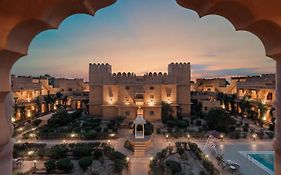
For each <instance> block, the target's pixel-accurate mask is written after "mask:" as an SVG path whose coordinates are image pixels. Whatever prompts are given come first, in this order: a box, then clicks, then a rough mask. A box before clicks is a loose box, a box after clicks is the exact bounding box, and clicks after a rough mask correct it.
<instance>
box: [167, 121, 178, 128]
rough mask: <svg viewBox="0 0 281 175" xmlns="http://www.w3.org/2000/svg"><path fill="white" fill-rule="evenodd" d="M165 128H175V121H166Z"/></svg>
mask: <svg viewBox="0 0 281 175" xmlns="http://www.w3.org/2000/svg"><path fill="white" fill-rule="evenodd" d="M167 126H168V127H170V128H173V127H175V126H177V121H175V120H168V121H167Z"/></svg>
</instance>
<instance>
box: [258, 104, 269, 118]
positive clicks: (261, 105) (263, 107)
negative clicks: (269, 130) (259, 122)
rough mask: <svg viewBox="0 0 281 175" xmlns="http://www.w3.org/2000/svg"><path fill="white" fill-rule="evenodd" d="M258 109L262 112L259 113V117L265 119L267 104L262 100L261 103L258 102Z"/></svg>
mask: <svg viewBox="0 0 281 175" xmlns="http://www.w3.org/2000/svg"><path fill="white" fill-rule="evenodd" d="M258 109H259V111H260V113H259V119H263V117H264V115H265V113H266V111H267V109H266V107H265V105H264V104H263V103H262V102H259V103H258Z"/></svg>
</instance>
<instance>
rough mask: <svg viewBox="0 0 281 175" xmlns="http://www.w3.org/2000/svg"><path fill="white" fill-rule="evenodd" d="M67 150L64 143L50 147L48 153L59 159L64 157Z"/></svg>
mask: <svg viewBox="0 0 281 175" xmlns="http://www.w3.org/2000/svg"><path fill="white" fill-rule="evenodd" d="M67 152H68V148H67V147H66V145H55V146H53V147H51V148H50V150H49V153H48V155H49V157H51V158H53V159H61V158H65V157H66V155H67Z"/></svg>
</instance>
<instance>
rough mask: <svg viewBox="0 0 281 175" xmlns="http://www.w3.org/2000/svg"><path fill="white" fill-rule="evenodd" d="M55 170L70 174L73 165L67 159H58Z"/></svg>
mask: <svg viewBox="0 0 281 175" xmlns="http://www.w3.org/2000/svg"><path fill="white" fill-rule="evenodd" d="M56 165H57V169H58V170H61V171H65V172H70V171H72V169H73V163H72V162H71V161H70V159H69V158H65V159H60V160H58V161H57V164H56Z"/></svg>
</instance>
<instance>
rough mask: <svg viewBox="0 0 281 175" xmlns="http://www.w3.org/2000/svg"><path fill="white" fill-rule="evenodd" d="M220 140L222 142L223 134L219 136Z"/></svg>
mask: <svg viewBox="0 0 281 175" xmlns="http://www.w3.org/2000/svg"><path fill="white" fill-rule="evenodd" d="M220 140H221V142H223V134H221V135H220Z"/></svg>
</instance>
